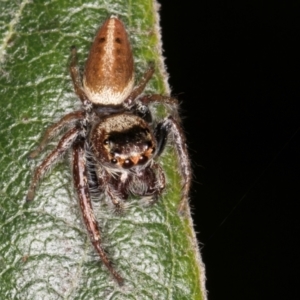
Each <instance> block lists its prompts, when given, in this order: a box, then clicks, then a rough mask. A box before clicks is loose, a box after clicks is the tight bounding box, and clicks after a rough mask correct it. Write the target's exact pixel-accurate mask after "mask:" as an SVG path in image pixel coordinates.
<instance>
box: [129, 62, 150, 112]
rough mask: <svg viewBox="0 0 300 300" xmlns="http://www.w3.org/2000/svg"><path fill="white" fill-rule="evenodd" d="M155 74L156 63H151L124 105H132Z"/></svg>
mask: <svg viewBox="0 0 300 300" xmlns="http://www.w3.org/2000/svg"><path fill="white" fill-rule="evenodd" d="M153 74H154V65H153V64H150V66H149V68H148V70H147V71H146V72H145V73H144V75H143V78H142V79H141V81H140V82H139V84H138V85H137V86H136V87H135V88H134V89H133V91H132V92H131V93H130V95H129V96H128V97H127V99H125V101H124V106H128V107H131V106H132V104H133V103H134V101H135V99H136V98H137V97H138V96H139V95H140V94H141V93H142V92H143V91H144V89H145V87H146V85H147V83H148V81H149V80H150V79H151V77H152V76H153Z"/></svg>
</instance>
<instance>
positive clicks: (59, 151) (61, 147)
mask: <svg viewBox="0 0 300 300" xmlns="http://www.w3.org/2000/svg"><path fill="white" fill-rule="evenodd" d="M80 130H81V129H80V128H77V127H74V128H72V129H70V130H69V131H68V132H67V133H66V134H65V135H64V136H63V137H62V138H61V139H60V141H59V143H58V145H57V147H56V148H55V149H54V150H53V151H52V152H51V153H50V154H49V155H48V156H47V157H46V158H45V159H44V161H43V162H42V163H41V164H40V165H39V166H38V167H37V168H36V169H35V172H34V175H33V178H32V181H31V184H30V187H29V190H28V193H27V197H26V200H27V201H31V200H33V198H34V195H35V190H36V187H37V185H38V183H39V181H40V180H41V178H42V177H43V175H44V174H45V173H46V172H47V171H48V170H49V168H50V167H51V166H52V165H53V164H54V163H55V162H57V160H58V159H59V158H60V157H61V156H62V155H63V154H64V153H65V152H66V151H67V150H68V149H69V148H70V147H71V146H72V144H73V142H74V141H75V140H76V138H77V137H78V135H79V133H80Z"/></svg>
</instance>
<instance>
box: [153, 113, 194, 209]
mask: <svg viewBox="0 0 300 300" xmlns="http://www.w3.org/2000/svg"><path fill="white" fill-rule="evenodd" d="M169 132H171V134H172V135H173V140H174V143H175V148H176V151H177V154H178V157H179V160H178V162H179V167H180V173H181V175H182V178H183V184H182V185H183V186H182V195H181V201H180V203H179V207H178V210H179V213H183V212H184V211H185V209H186V205H187V203H188V200H189V190H190V186H191V178H192V170H191V164H190V159H189V156H188V151H187V145H186V143H185V136H184V133H183V131H182V129H181V127H180V125H179V123H178V122H177V121H176V120H174V118H173V117H171V116H169V117H168V118H166V119H165V120H163V121H162V122H161V123H159V124H158V125H157V129H156V135H157V137H159V139H161V140H162V141H161V142H159V140H158V145H160V150H158V154H156V155H159V154H160V153H161V152H162V150H163V147H164V145H165V143H166V142H165V139H166V133H169Z"/></svg>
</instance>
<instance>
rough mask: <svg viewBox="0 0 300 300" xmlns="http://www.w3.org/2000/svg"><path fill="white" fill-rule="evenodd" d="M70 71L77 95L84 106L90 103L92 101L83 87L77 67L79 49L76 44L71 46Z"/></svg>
mask: <svg viewBox="0 0 300 300" xmlns="http://www.w3.org/2000/svg"><path fill="white" fill-rule="evenodd" d="M70 73H71V78H72V81H73V85H74V90H75V93H76V95H77V96H78V97H79V99H80V100H81V102H82V104H83V105H84V106H88V105H90V104H91V102H90V100H89V99H88V97H87V95H86V94H85V92H84V91H83V89H82V81H81V76H80V73H79V70H78V67H77V49H76V47H75V46H73V47H71V64H70Z"/></svg>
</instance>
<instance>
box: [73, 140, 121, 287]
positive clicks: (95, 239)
mask: <svg viewBox="0 0 300 300" xmlns="http://www.w3.org/2000/svg"><path fill="white" fill-rule="evenodd" d="M73 177H74V185H75V189H76V191H77V194H78V198H79V204H80V208H81V211H82V215H83V220H84V223H85V226H86V228H87V231H88V233H89V236H90V239H91V242H92V244H93V246H94V248H95V249H96V251H97V253H98V254H99V256H100V258H101V260H102V262H103V263H104V264H105V266H106V267H107V269H108V270H109V271H110V273H111V274H112V275H113V277H114V278H115V280H116V281H117V282H118V284H119V285H122V284H123V278H122V277H121V276H120V275H119V273H117V272H116V270H115V269H114V268H113V267H112V264H111V262H110V260H109V258H108V257H107V255H106V253H105V251H104V249H103V248H102V246H101V235H100V230H99V226H98V223H97V221H96V218H95V215H94V212H93V208H92V203H91V198H90V191H89V183H88V179H87V164H86V153H85V149H84V141H83V140H78V141H76V142H75V143H74V145H73Z"/></svg>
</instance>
